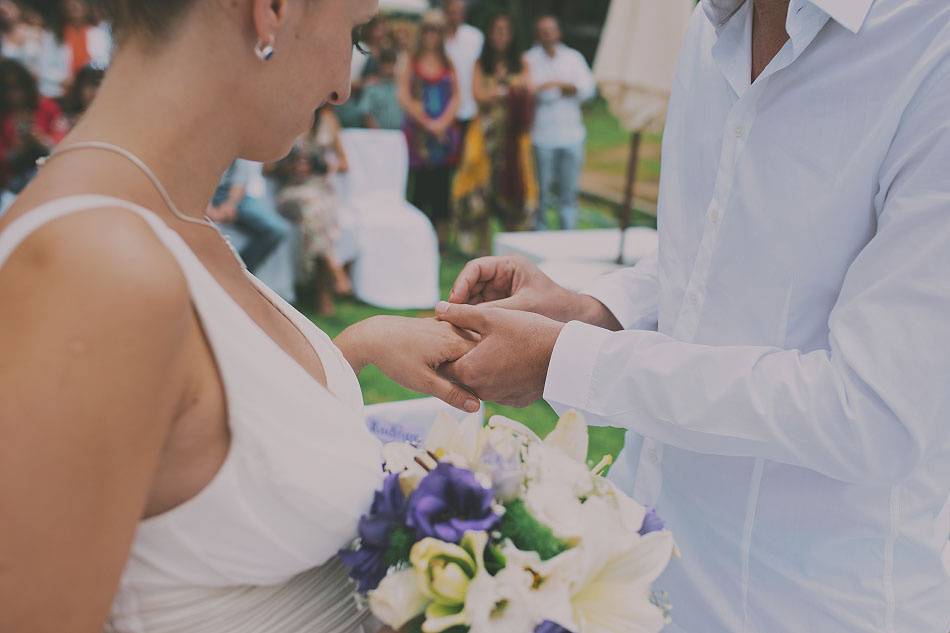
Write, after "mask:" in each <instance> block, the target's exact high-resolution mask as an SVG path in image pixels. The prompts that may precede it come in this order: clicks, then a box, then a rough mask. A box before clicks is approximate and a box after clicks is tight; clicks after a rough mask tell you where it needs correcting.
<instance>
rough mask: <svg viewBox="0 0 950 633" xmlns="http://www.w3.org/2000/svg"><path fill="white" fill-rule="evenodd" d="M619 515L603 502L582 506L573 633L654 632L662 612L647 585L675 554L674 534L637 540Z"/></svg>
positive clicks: (594, 500)
mask: <svg viewBox="0 0 950 633" xmlns="http://www.w3.org/2000/svg"><path fill="white" fill-rule="evenodd" d="M612 513H619V511H618V510H616V509H614V508H612V507H611V506H610V505H609V504H608V503H607V502H606V501H605V500H603V499H600V498H597V497H593V498H591V499H588V500H587V502H586V503H584V507H583V511H582V520H583V522H584V537H583V538H582V541H581V544H580V545H579V547H578V555H577V561H578V562H579V563H580V568H579V569H578V570H577V576H576V577H575V581H574V584H573V586H572V596H571V607H572V609H573V614H574V620H575V622H576V623H577V626H576V628H574V629H572V631H573V632H574V633H658V632H659V631H660V630H661V629H662V628H663V626H664V624H665V621H664V619H665V616H664V613H663V611H662V610H661V609H660V608H659V607H657V606H656V605H654V604H653V603H652V602H651V600H650V593H651V585H652V584H653V582H654V581H655V580H656V579H657V578H659V576H660V574H662V573H663V570H664V569H666V566H667V565H668V564H669V561H670V558H671V557H672V555H673V551H674V548H675V546H674V543H673V536H672V534H670V533H669V532H666V531H663V532H653V533H651V534H648V535H646V536H643V537H641V536H640V535H639V534H636V533H630V532H629V531H627V530H626V529H624V528H623V527H622V524H621V522H620V521H619V517H617V516H616V515H615V516H613V517H612V516H610V515H611V514H612Z"/></svg>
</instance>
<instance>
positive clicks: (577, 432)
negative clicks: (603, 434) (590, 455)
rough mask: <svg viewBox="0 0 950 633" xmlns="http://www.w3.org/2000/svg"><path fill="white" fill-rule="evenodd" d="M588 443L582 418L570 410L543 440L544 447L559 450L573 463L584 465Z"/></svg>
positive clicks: (584, 421) (585, 424) (584, 422)
mask: <svg viewBox="0 0 950 633" xmlns="http://www.w3.org/2000/svg"><path fill="white" fill-rule="evenodd" d="M589 441H590V440H589V435H588V433H587V422H586V420H584V416H582V415H581V414H580V413H578V412H577V411H574V410H571V411H568V412H567V413H565V414H564V415H562V416H561V419H560V420H558V421H557V426H555V427H554V430H553V431H551V432H550V433H549V434H548V436H547V437H546V438H544V446H546V447H547V448H553V449H557V450H560V451H562V452H563V453H564V454H565V455H567V456H568V457H570V458H571V459H572V460H574V461H575V462H579V463H581V464H586V463H587V449H588V444H589Z"/></svg>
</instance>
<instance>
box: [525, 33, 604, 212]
mask: <svg viewBox="0 0 950 633" xmlns="http://www.w3.org/2000/svg"><path fill="white" fill-rule="evenodd" d="M537 38H538V43H537V44H536V45H535V46H534V47H533V48H532V49H531V50H529V51H528V52H527V53H526V55H525V58H526V60H527V63H528V65H529V67H530V68H531V83H532V90H533V91H534V94H535V98H536V100H537V107H536V111H535V117H534V127H533V130H532V142H533V144H534V154H535V162H536V165H537V172H538V187H539V189H540V207H539V209H538V213H537V215H536V221H535V227H536V228H537V229H539V230H544V229H546V228H547V217H546V214H547V210H548V208H549V206H551V203H552V202H553V197H552V189H553V188H554V186H555V185H556V186H557V190H558V202H557V210H558V215H559V217H560V222H561V229H565V230H570V229H573V228H575V226H576V225H577V216H578V202H577V198H578V187H579V184H580V175H581V170H582V169H583V167H584V142H585V140H586V139H587V130H586V128H585V127H584V119H583V113H582V112H581V105H582V104H583V103H584V102H585V101H587V100H589V99H591V98H592V97H593V96H594V94H595V92H596V83H595V80H594V75H593V73H592V72H591V69H590V66H589V65H588V64H587V60H586V59H584V56H583V55H582V54H581V53H579V52H578V51H576V50H574V49H572V48H569V47H567V46H565V45H564V44H562V43H561V27H560V24H559V23H558V20H557V18H555V17H554V16H543V17H541V18H540V19H539V20H538V22H537Z"/></svg>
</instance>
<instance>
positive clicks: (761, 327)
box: [438, 0, 950, 633]
mask: <svg viewBox="0 0 950 633" xmlns="http://www.w3.org/2000/svg"><path fill="white" fill-rule="evenodd" d="M663 156H664V163H663V174H662V183H661V194H660V214H659V230H660V249H659V253H658V255H657V256H655V257H651V258H649V259H647V260H645V261H642V262H640V263H639V265H637V266H636V267H635V268H632V269H628V270H623V271H621V272H618V273H615V274H614V275H611V276H607V277H605V278H602V279H601V280H599V281H598V282H597V283H595V284H594V287H593V288H591V289H590V290H589V292H588V294H576V293H572V292H569V291H567V290H564V289H563V288H560V287H558V286H556V285H555V284H554V283H553V282H551V280H549V279H547V278H546V277H545V276H544V275H543V274H541V273H540V272H539V271H538V270H537V269H536V268H535V267H534V266H532V265H531V264H530V263H528V262H526V261H524V260H517V259H504V258H489V259H485V260H478V261H476V262H473V263H472V264H470V265H469V267H468V268H467V269H466V270H465V271H464V272H463V273H462V275H461V277H460V278H459V280H458V281H457V282H456V286H455V288H454V290H453V295H452V297H451V299H452V300H453V301H456V302H459V303H485V302H491V301H495V302H496V303H494V304H493V305H489V306H487V307H486V306H484V305H479V306H469V305H440V307H439V310H438V312H439V314H440V315H441V318H443V319H445V320H448V321H451V322H452V323H454V324H456V325H458V326H461V327H465V328H467V329H470V330H475V331H477V332H479V333H480V334H481V335H482V337H483V338H482V342H481V344H480V345H479V346H478V347H477V348H475V350H474V351H473V352H472V353H471V354H470V355H469V356H466V357H464V358H463V359H461V360H460V361H459V362H458V363H456V364H455V365H454V366H452V367H448V368H446V370H445V371H446V373H447V374H448V375H450V376H452V377H453V378H454V379H456V380H457V381H458V382H460V383H462V384H467V385H469V386H470V387H471V388H472V390H473V391H474V393H476V394H478V395H479V396H481V397H483V398H485V399H490V400H498V401H502V402H506V403H512V404H518V405H523V404H526V403H528V402H530V401H531V400H533V399H534V398H535V397H537V396H539V395H541V394H542V392H543V395H544V397H545V399H547V400H548V401H549V402H551V403H552V404H553V405H554V406H555V408H557V409H559V410H560V409H563V408H567V407H575V408H578V409H582V410H584V411H587V412H588V414H589V416H590V419H591V421H593V422H596V423H600V424H610V425H614V426H618V427H625V428H627V429H629V430H628V433H627V447H626V450H625V454H624V456H623V457H622V459H621V462H622V463H618V464H616V465H615V468H614V473H613V476H614V477H616V478H617V479H618V481H620V482H622V484H623V485H624V486H625V487H626V489H627V491H628V492H631V493H633V494H634V495H635V496H636V497H637V498H638V499H639V500H640V501H642V502H644V503H647V504H651V505H655V506H657V509H658V511H659V512H660V514H661V515H662V516H663V517H664V518H665V519H666V521H667V524H668V525H669V526H670V527H671V528H672V529H673V531H674V532H675V534H676V538H677V542H678V543H679V546H680V548H681V550H682V552H683V558H682V560H679V561H674V563H673V564H672V565H671V567H670V568H669V570H668V572H667V573H666V574H665V575H664V576H663V578H661V580H660V582H659V583H658V589H659V590H662V591H667V592H669V596H670V599H671V600H672V602H673V605H674V609H673V615H672V617H673V624H672V626H671V628H670V629H669V630H670V631H671V632H672V633H745V632H749V633H812V632H814V633H872V632H874V633H946V632H947V631H948V630H950V547H948V537H950V388H948V386H950V177H948V165H950V3H947V2H945V1H944V0H791V1H789V0H756V1H755V2H754V4H753V3H752V2H744V1H743V0H703V1H702V2H701V6H700V7H699V8H698V9H697V12H696V14H695V15H694V17H693V20H692V23H691V26H690V29H689V33H688V36H687V41H686V44H685V47H684V50H683V53H682V57H681V60H680V65H679V70H678V73H677V77H676V80H675V84H674V87H673V96H672V100H671V103H670V110H669V114H668V124H667V131H666V135H665V137H664V154H663ZM499 300H500V301H499ZM500 308H514V309H500ZM518 310H528V311H531V312H532V313H529V312H522V311H518ZM542 315H545V316H542ZM565 322H569V323H567V324H566V325H565V324H564V323H565ZM611 330H613V331H611ZM620 330H624V331H620Z"/></svg>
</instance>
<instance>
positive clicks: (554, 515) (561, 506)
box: [523, 482, 584, 545]
mask: <svg viewBox="0 0 950 633" xmlns="http://www.w3.org/2000/svg"><path fill="white" fill-rule="evenodd" d="M523 499H524V503H525V506H526V507H527V508H528V511H529V512H530V513H531V516H533V517H534V518H535V519H537V520H538V521H539V522H540V523H542V524H543V525H546V526H547V527H548V528H550V529H551V531H552V532H554V536H556V537H558V538H559V539H561V540H562V541H564V542H565V543H567V544H568V545H574V544H575V543H577V542H578V541H579V540H580V538H581V536H582V535H583V534H584V525H583V522H582V521H581V508H582V504H581V502H580V501H579V500H578V498H577V494H575V492H574V490H573V489H572V488H571V487H570V486H568V485H565V484H563V483H561V482H551V483H547V482H539V483H532V484H530V485H529V486H528V487H527V490H526V491H525V494H524V497H523Z"/></svg>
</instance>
